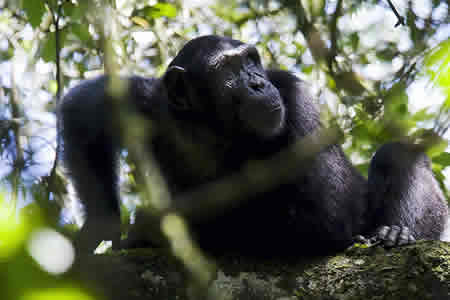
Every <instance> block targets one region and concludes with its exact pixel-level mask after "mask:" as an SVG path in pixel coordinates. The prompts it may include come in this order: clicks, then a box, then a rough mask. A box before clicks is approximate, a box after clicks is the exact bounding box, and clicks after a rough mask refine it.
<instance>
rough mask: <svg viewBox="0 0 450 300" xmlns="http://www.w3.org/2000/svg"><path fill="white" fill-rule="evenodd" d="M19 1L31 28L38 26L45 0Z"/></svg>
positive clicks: (43, 11) (43, 10)
mask: <svg viewBox="0 0 450 300" xmlns="http://www.w3.org/2000/svg"><path fill="white" fill-rule="evenodd" d="M21 3H22V8H23V10H24V11H25V13H26V15H27V18H28V20H29V21H30V24H31V26H32V27H33V28H36V27H38V26H39V25H40V24H41V20H42V16H43V15H44V13H45V2H44V1H41V0H22V2H21Z"/></svg>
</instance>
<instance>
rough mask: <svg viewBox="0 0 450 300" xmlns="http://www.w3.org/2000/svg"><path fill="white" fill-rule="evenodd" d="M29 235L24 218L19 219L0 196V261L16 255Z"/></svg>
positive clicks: (13, 209)
mask: <svg viewBox="0 0 450 300" xmlns="http://www.w3.org/2000/svg"><path fill="white" fill-rule="evenodd" d="M28 233H29V226H28V222H27V220H26V218H23V217H19V216H17V215H16V213H15V208H14V207H13V206H11V205H9V204H8V203H7V202H6V201H5V200H4V198H3V196H2V195H1V194H0V261H1V260H3V259H5V258H8V257H10V256H12V255H14V253H16V252H17V251H18V250H19V249H20V248H21V247H22V246H23V244H24V242H25V240H26V238H27V236H28Z"/></svg>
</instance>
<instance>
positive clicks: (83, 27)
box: [70, 24, 92, 43]
mask: <svg viewBox="0 0 450 300" xmlns="http://www.w3.org/2000/svg"><path fill="white" fill-rule="evenodd" d="M70 28H71V30H72V33H73V34H75V35H76V36H77V37H78V38H79V39H80V41H82V42H84V43H88V42H90V41H91V39H92V37H91V34H90V33H89V25H88V24H72V25H71V27H70Z"/></svg>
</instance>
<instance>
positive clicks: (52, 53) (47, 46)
mask: <svg viewBox="0 0 450 300" xmlns="http://www.w3.org/2000/svg"><path fill="white" fill-rule="evenodd" d="M41 57H42V59H43V60H44V61H46V62H50V61H55V60H56V37H55V33H54V32H50V33H49V34H47V38H46V39H45V40H44V42H43V46H42V48H41Z"/></svg>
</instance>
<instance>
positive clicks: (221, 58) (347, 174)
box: [59, 35, 448, 254]
mask: <svg viewBox="0 0 450 300" xmlns="http://www.w3.org/2000/svg"><path fill="white" fill-rule="evenodd" d="M111 81H112V79H111V78H110V77H107V76H102V77H99V78H96V79H93V80H87V81H84V82H82V83H81V84H79V85H78V86H76V87H74V88H73V89H72V90H70V91H69V93H68V94H67V95H66V96H65V98H64V99H63V101H62V103H61V105H60V107H59V122H60V124H61V131H60V136H61V138H62V142H63V149H64V153H63V154H64V160H65V163H66V166H67V168H68V170H69V171H70V173H71V177H72V179H73V182H74V184H75V188H76V190H77V192H78V195H79V197H80V198H81V200H82V203H83V204H84V206H85V209H86V222H85V224H84V226H83V228H82V230H81V233H80V241H79V244H80V245H81V246H80V248H81V249H82V250H84V251H92V250H93V249H94V248H95V247H96V245H97V244H98V243H99V241H101V240H102V239H111V240H113V247H114V246H115V247H118V245H119V239H120V238H119V237H120V229H119V222H120V212H119V195H118V191H117V173H116V168H117V156H118V153H119V150H120V149H122V148H123V147H125V146H126V145H127V144H126V143H124V142H123V140H124V139H123V137H121V134H120V132H121V130H119V127H121V126H120V125H118V124H117V123H118V112H119V113H120V112H121V110H123V111H125V110H127V111H128V110H131V111H133V112H134V113H135V114H137V115H138V116H140V117H141V118H142V119H145V120H149V121H150V122H151V124H150V126H149V128H151V133H149V134H148V136H151V140H148V141H147V140H145V141H140V140H136V141H134V142H136V143H137V142H145V143H147V145H148V146H149V147H148V148H149V150H148V153H149V155H150V153H151V156H152V157H153V158H154V161H155V162H156V163H157V165H158V167H159V168H160V170H161V173H162V175H163V178H164V180H165V182H166V183H167V186H168V190H169V192H170V194H171V197H172V198H173V201H174V203H175V206H176V204H177V203H178V201H184V203H183V205H184V206H185V207H186V206H187V207H189V206H190V205H192V206H195V205H197V206H201V205H199V203H200V204H201V203H203V202H205V201H204V200H205V199H202V198H203V197H208V199H207V200H208V201H209V202H213V203H214V201H216V199H217V201H219V198H220V199H222V198H223V197H224V194H227V195H228V196H229V198H230V201H229V202H227V203H228V204H227V203H226V204H225V205H222V206H221V208H220V209H219V210H217V209H216V211H214V213H211V215H209V212H208V209H205V210H204V211H203V216H202V217H192V218H191V217H190V215H189V214H186V219H187V221H188V224H189V225H190V228H191V230H192V232H193V235H194V237H195V238H196V241H197V242H198V243H199V245H200V246H201V247H202V248H203V249H205V250H209V251H212V252H214V251H228V250H229V251H242V252H247V253H250V254H258V253H268V254H272V253H294V254H297V253H298V254H303V253H311V252H312V253H320V252H334V251H338V250H340V249H344V248H345V247H347V246H349V245H350V244H351V243H352V241H353V238H354V236H356V235H360V234H362V235H366V236H367V235H371V234H377V233H378V234H379V236H380V238H381V239H385V240H387V243H386V244H391V245H394V244H405V243H409V242H411V241H412V240H414V239H420V238H430V239H438V238H439V237H440V234H441V232H442V231H443V229H444V225H445V222H446V220H447V217H448V208H447V204H446V202H445V198H444V196H443V194H442V191H441V190H440V188H439V186H438V184H437V182H436V180H435V179H434V177H433V175H432V171H431V169H430V163H429V161H428V159H427V157H426V156H425V154H423V151H422V150H421V149H420V147H419V146H417V145H414V144H408V143H402V142H398V143H391V144H388V145H385V146H383V147H382V148H381V150H379V151H378V152H377V154H376V155H375V157H374V159H373V161H372V164H371V167H370V174H369V180H368V181H367V180H366V179H364V178H363V176H362V175H360V174H359V173H358V171H357V170H356V169H355V168H354V167H353V166H352V165H351V163H350V162H349V160H348V159H347V158H346V157H345V155H344V153H343V151H342V149H341V148H340V146H339V145H338V144H337V142H336V141H333V143H330V144H326V145H324V146H323V147H322V148H320V149H319V151H317V153H315V155H314V156H313V157H311V158H310V159H303V160H297V161H296V160H295V159H294V160H293V161H292V162H288V163H287V164H285V165H279V164H277V163H273V157H278V158H279V157H283V155H284V152H283V151H286V149H291V150H292V149H293V147H294V149H296V150H295V151H291V152H289V153H299V152H300V153H301V152H302V151H303V152H305V151H307V148H308V147H303V148H301V147H300V148H295V147H296V145H297V144H298V143H299V142H301V141H304V140H306V138H309V139H310V141H311V142H313V143H314V142H317V140H318V139H319V137H318V136H319V134H318V132H319V131H320V130H321V129H323V128H324V126H323V125H322V124H321V121H320V113H319V109H318V107H317V104H316V103H315V101H314V99H313V98H312V97H311V95H310V94H309V92H308V86H307V84H306V83H305V82H303V81H301V80H300V79H298V78H297V77H296V76H294V75H293V74H292V73H290V72H287V71H280V70H266V69H264V68H263V66H262V64H261V59H260V56H259V55H258V52H257V50H256V48H255V47H254V46H251V45H248V44H245V43H243V42H240V41H237V40H234V39H231V38H228V37H221V36H215V35H210V36H203V37H199V38H196V39H193V40H191V41H189V42H188V43H187V44H186V45H185V46H184V47H183V48H182V49H181V51H180V52H179V53H178V55H177V56H176V57H175V58H174V59H173V61H172V62H171V63H170V65H169V67H168V69H167V71H166V73H165V74H164V75H163V76H162V77H161V78H144V77H138V76H134V77H128V78H125V79H124V81H125V82H126V83H127V85H126V90H125V93H124V95H122V97H121V99H120V100H121V101H119V102H120V103H121V105H120V106H117V105H115V104H114V103H115V102H114V101H113V100H112V99H113V97H111V96H110V95H109V93H108V85H109V84H111ZM124 103H125V104H124ZM117 107H119V108H117ZM123 125H126V124H122V128H123V127H124V126H123ZM125 128H126V127H125ZM149 131H150V129H149ZM128 145H129V144H128ZM265 161H269V162H272V163H269V164H264V162H265ZM258 163H259V164H258ZM252 166H253V167H252ZM254 166H257V167H254ZM268 167H270V168H272V167H273V168H274V169H277V171H274V174H273V182H272V181H270V180H266V181H265V183H267V182H270V184H269V185H268V186H265V185H263V184H261V185H258V184H256V185H255V184H253V185H252V186H253V188H252V191H250V192H249V191H248V188H247V183H246V182H242V180H239V178H241V179H242V178H244V180H243V181H245V180H248V183H249V184H250V183H251V182H253V181H256V182H258V180H259V179H258V178H259V177H258V176H260V175H261V174H263V177H264V176H265V179H267V177H268V176H267V175H268V174H269V175H270V172H271V170H269V172H267V168H268ZM285 169H286V170H288V172H284V173H289V175H290V176H284V177H283V176H281V179H280V178H276V177H277V176H278V175H277V174H278V173H283V170H285ZM249 170H253V171H252V172H249ZM260 171H261V172H260ZM280 171H281V172H280ZM242 173H249V176H241V177H239V174H242ZM236 174H237V175H236ZM229 178H231V179H230V180H229V181H227V179H229ZM236 178H238V180H236ZM269 179H271V178H270V176H269ZM217 182H219V184H216V185H217V186H218V187H219V188H217V189H216V190H215V191H216V192H212V193H211V192H210V193H204V194H202V193H200V192H198V191H202V190H205V189H206V188H205V187H208V186H209V185H214V184H215V183H217ZM227 182H228V183H229V182H234V183H239V184H238V185H237V186H234V185H232V184H228V185H227ZM255 187H256V188H255ZM206 190H207V189H206ZM186 195H190V196H189V197H186ZM192 195H194V196H192ZM234 198H236V199H237V198H239V200H235V199H234ZM186 199H187V200H186ZM200 208H201V207H200ZM205 211H206V212H205ZM382 225H387V226H385V227H383V226H382ZM377 228H380V229H378V230H377Z"/></svg>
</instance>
